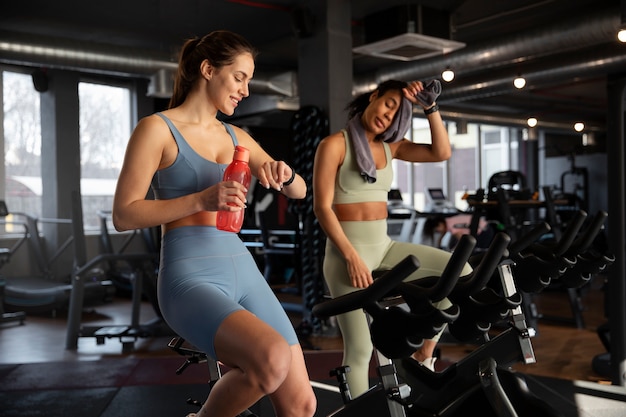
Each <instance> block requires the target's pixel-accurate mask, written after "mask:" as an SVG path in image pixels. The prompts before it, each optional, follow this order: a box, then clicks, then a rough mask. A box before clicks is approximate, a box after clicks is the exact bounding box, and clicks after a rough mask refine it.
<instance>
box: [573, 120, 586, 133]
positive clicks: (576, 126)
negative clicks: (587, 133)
mask: <svg viewBox="0 0 626 417" xmlns="http://www.w3.org/2000/svg"><path fill="white" fill-rule="evenodd" d="M584 128H585V124H584V123H583V122H576V123H574V130H575V131H577V132H582V131H583V129H584Z"/></svg>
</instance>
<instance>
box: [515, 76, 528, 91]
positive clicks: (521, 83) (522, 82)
mask: <svg viewBox="0 0 626 417" xmlns="http://www.w3.org/2000/svg"><path fill="white" fill-rule="evenodd" d="M513 85H514V86H515V88H518V89H520V90H521V89H522V88H524V86H525V85H526V79H525V78H524V77H522V76H521V75H518V76H517V78H516V79H514V80H513Z"/></svg>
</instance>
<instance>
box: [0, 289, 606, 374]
mask: <svg viewBox="0 0 626 417" xmlns="http://www.w3.org/2000/svg"><path fill="white" fill-rule="evenodd" d="M602 281H603V280H602V277H596V278H595V280H594V281H593V282H591V283H590V284H589V285H587V286H586V287H584V289H583V291H582V292H581V300H580V301H581V305H582V307H583V310H582V317H583V320H584V327H583V328H577V327H576V326H575V325H574V324H573V323H572V322H571V318H572V317H573V315H572V310H571V308H570V305H569V302H568V298H567V296H566V294H565V293H564V292H561V291H552V290H551V291H544V292H543V293H541V294H538V295H536V296H535V297H534V302H535V304H536V306H537V310H538V312H539V313H540V314H541V315H543V316H544V317H551V319H550V320H548V319H539V320H538V324H537V335H536V336H535V337H534V338H533V339H532V343H533V348H534V351H535V356H536V360H537V362H536V363H535V364H529V365H524V364H519V365H516V366H515V368H514V369H516V370H519V371H521V372H524V373H527V374H532V375H537V376H547V377H556V378H562V379H568V380H583V381H593V382H603V381H606V380H608V379H609V378H607V377H605V376H602V375H599V374H597V373H595V372H594V370H593V369H592V366H591V362H592V358H593V357H594V356H595V355H598V354H602V353H604V352H606V350H605V348H604V346H603V345H602V343H601V341H600V338H599V337H598V335H597V333H596V329H597V327H598V326H599V325H601V324H602V323H603V322H604V320H605V317H604V293H603V290H602ZM279 296H280V297H289V296H288V295H279ZM291 297H293V296H291ZM286 301H296V302H298V300H297V299H296V300H294V299H293V298H292V299H291V300H286ZM290 316H291V318H292V321H293V322H294V326H298V325H299V324H300V321H301V318H302V317H301V315H300V314H297V313H290ZM130 317H131V303H130V300H129V299H127V298H116V299H114V301H113V302H112V303H109V304H104V305H100V306H96V307H93V308H91V309H89V310H86V312H85V313H84V315H83V324H88V325H95V324H105V325H124V324H127V323H129V321H130ZM154 317H155V314H154V310H153V309H152V307H151V305H150V304H148V303H143V305H142V309H141V320H140V321H141V322H142V323H143V322H146V321H148V320H150V319H153V318H154ZM66 318H67V317H66V314H65V313H62V312H60V313H58V314H57V316H56V317H52V316H51V315H32V314H29V315H27V317H26V320H25V322H24V324H23V325H19V324H18V323H17V322H15V323H4V324H1V325H0V364H24V363H40V362H59V361H69V362H71V361H84V360H100V359H106V358H121V357H137V358H146V357H158V356H174V355H177V354H176V353H175V352H173V351H171V350H170V349H169V348H167V343H168V342H169V340H170V339H171V336H169V335H164V336H155V337H149V338H139V339H137V341H136V342H135V344H134V349H132V351H130V352H123V351H122V347H121V346H122V345H121V343H120V342H119V341H118V339H107V340H106V341H105V343H104V344H101V345H98V344H97V343H96V340H95V339H94V338H80V339H79V342H78V343H79V344H78V349H77V350H75V351H68V350H66V349H65V336H66ZM554 318H561V319H564V320H554ZM568 320H569V321H570V322H567V321H568ZM307 342H308V343H306V345H309V346H312V347H314V348H315V349H320V350H338V351H340V350H341V349H342V341H341V337H340V336H339V335H338V332H337V329H336V328H332V327H330V328H329V329H328V330H327V331H325V332H324V334H321V335H315V336H310V337H309V338H308V340H307ZM439 347H440V354H441V360H440V362H441V365H440V366H445V363H449V362H455V361H458V360H460V359H461V358H462V357H463V356H465V355H466V354H467V353H468V352H470V351H471V350H472V349H473V348H474V346H472V345H464V344H458V343H454V342H446V341H445V339H444V343H440V345H439Z"/></svg>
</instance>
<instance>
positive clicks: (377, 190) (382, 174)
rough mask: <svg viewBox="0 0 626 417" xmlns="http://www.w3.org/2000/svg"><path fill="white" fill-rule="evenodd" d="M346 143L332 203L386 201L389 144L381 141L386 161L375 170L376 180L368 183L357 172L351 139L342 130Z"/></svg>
mask: <svg viewBox="0 0 626 417" xmlns="http://www.w3.org/2000/svg"><path fill="white" fill-rule="evenodd" d="M342 133H343V137H344V139H345V143H346V156H345V158H344V160H343V164H341V166H340V167H339V171H338V172H337V177H336V179H335V198H334V199H333V204H351V203H366V202H376V201H384V202H386V201H387V196H388V193H389V190H390V189H391V181H392V180H393V167H392V163H391V161H392V159H393V157H392V156H391V149H390V148H389V144H388V143H385V142H383V147H384V149H385V158H386V159H387V163H386V165H385V167H384V168H382V169H377V170H376V178H377V180H376V182H374V183H368V182H367V181H365V179H363V177H362V176H361V174H360V173H359V172H360V170H359V167H358V165H357V163H356V159H355V158H354V151H353V149H352V141H351V140H350V138H349V137H348V132H347V131H346V130H345V129H344V130H342Z"/></svg>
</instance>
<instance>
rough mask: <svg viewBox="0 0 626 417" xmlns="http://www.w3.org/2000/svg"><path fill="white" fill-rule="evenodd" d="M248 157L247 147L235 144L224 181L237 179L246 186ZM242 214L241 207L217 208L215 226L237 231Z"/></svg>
mask: <svg viewBox="0 0 626 417" xmlns="http://www.w3.org/2000/svg"><path fill="white" fill-rule="evenodd" d="M249 159H250V151H249V150H248V149H247V148H244V147H243V146H239V145H237V146H235V156H234V157H233V162H231V163H230V165H228V167H226V171H224V181H237V182H239V183H241V184H243V186H244V187H246V188H248V187H249V186H250V179H251V175H250V167H249V166H248V160H249ZM244 214H245V212H244V210H243V209H242V210H239V211H225V210H219V211H218V212H217V228H218V229H220V230H225V231H227V232H234V233H238V232H239V231H240V230H241V225H242V224H243V217H244Z"/></svg>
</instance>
